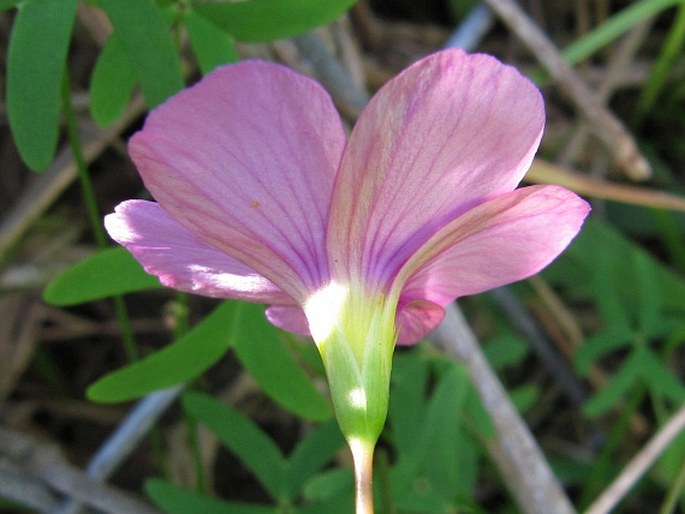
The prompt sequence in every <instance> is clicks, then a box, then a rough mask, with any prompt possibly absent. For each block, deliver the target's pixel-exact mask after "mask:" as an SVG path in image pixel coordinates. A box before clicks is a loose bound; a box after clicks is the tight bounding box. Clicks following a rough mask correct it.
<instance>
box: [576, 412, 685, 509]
mask: <svg viewBox="0 0 685 514" xmlns="http://www.w3.org/2000/svg"><path fill="white" fill-rule="evenodd" d="M683 429H685V405H683V406H682V407H680V409H679V410H678V411H677V412H676V413H675V414H674V415H673V417H672V418H671V419H670V420H669V421H668V423H666V424H665V425H664V426H663V427H662V428H661V430H659V432H658V433H657V434H656V435H655V436H654V437H652V439H650V440H649V442H648V443H647V444H646V445H644V446H643V448H642V450H640V452H639V453H638V454H637V455H635V457H633V459H632V460H631V461H630V462H629V463H628V465H627V466H626V467H625V468H624V469H623V471H622V472H621V474H620V475H619V476H618V477H616V479H615V480H614V481H613V482H612V484H611V485H610V486H609V487H607V488H606V489H605V490H604V492H603V493H602V494H601V495H600V496H599V498H597V499H596V500H595V501H594V503H593V504H592V505H590V507H588V509H587V510H586V511H585V514H606V513H608V512H611V510H613V509H614V507H616V505H618V503H619V502H620V501H621V500H622V499H623V497H624V496H625V495H626V494H627V493H628V491H630V489H631V488H632V487H633V485H635V483H636V482H637V481H638V480H639V479H640V478H641V477H642V475H644V474H645V472H646V471H647V470H648V469H649V468H650V467H651V466H652V464H654V462H655V461H656V459H658V458H659V456H660V455H661V454H662V453H663V452H664V450H666V448H667V447H668V445H669V444H671V441H673V439H675V437H676V436H678V435H679V434H680V433H681V432H682V431H683Z"/></svg>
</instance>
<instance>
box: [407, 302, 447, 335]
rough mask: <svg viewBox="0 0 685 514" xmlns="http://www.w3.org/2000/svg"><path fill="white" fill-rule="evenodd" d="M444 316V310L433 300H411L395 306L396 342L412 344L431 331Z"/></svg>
mask: <svg viewBox="0 0 685 514" xmlns="http://www.w3.org/2000/svg"><path fill="white" fill-rule="evenodd" d="M444 317H445V310H444V309H443V308H442V307H441V306H440V305H437V304H435V303H433V302H429V301H426V300H412V301H410V302H407V303H405V304H404V305H400V306H399V307H398V308H397V330H398V333H399V335H398V337H397V344H413V343H417V342H419V341H420V340H421V339H423V336H425V335H426V334H428V333H429V332H432V331H433V330H434V329H435V328H437V326H438V325H439V324H440V323H441V322H442V320H443V318H444Z"/></svg>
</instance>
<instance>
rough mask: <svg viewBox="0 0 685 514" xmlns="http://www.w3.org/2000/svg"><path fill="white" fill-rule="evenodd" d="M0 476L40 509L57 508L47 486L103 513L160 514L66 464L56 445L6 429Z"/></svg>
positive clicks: (0, 434) (0, 445) (1, 434)
mask: <svg viewBox="0 0 685 514" xmlns="http://www.w3.org/2000/svg"><path fill="white" fill-rule="evenodd" d="M0 476H5V477H6V478H8V479H9V480H12V481H13V482H14V483H15V484H16V485H17V487H22V488H24V490H25V491H30V492H31V496H30V498H31V502H32V503H34V506H35V507H39V508H41V509H42V508H44V507H48V506H50V507H53V506H54V504H53V503H52V501H51V500H50V498H51V496H50V492H49V489H47V488H46V489H43V487H42V486H44V485H45V486H48V487H49V488H51V489H53V490H55V491H56V492H58V493H61V494H66V495H69V496H71V497H73V498H76V499H78V500H79V501H81V502H83V503H84V504H86V505H89V506H92V507H95V508H97V509H99V510H101V511H103V512H111V513H121V512H126V513H127V514H158V511H157V510H156V509H154V508H153V507H151V506H150V505H148V504H147V503H144V502H142V501H141V500H139V499H137V498H134V497H133V496H131V495H130V494H127V493H124V492H122V491H120V490H119V489H116V488H114V487H112V486H109V485H103V484H100V483H98V482H97V481H96V480H94V479H92V478H90V477H88V476H86V475H85V474H84V473H83V472H81V471H80V470H79V469H77V468H76V467H75V466H73V465H72V464H70V463H69V462H67V461H66V459H65V458H64V457H63V456H62V454H61V452H60V449H59V447H58V446H57V445H54V444H46V443H41V442H39V441H37V440H35V439H33V438H31V437H29V436H27V435H24V434H21V433H19V432H16V431H14V430H11V429H9V428H6V427H0ZM17 500H21V499H20V498H17ZM22 501H23V500H22ZM39 502H40V505H39Z"/></svg>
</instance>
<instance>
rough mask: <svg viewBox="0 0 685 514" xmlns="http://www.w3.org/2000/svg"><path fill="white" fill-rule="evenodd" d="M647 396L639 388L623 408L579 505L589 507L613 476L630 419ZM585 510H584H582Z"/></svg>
mask: <svg viewBox="0 0 685 514" xmlns="http://www.w3.org/2000/svg"><path fill="white" fill-rule="evenodd" d="M646 394H647V390H646V389H645V387H644V386H642V385H639V386H637V387H636V388H635V389H634V390H633V391H632V392H631V393H630V396H629V398H628V400H627V401H626V404H625V405H624V406H623V407H622V408H621V414H620V416H619V418H618V420H617V421H616V423H615V424H614V426H613V427H612V429H611V432H610V433H609V435H608V437H607V440H606V442H605V443H604V446H603V448H602V452H601V454H600V456H599V458H597V459H595V464H594V467H593V469H592V471H591V472H590V476H589V479H588V480H587V482H586V486H585V488H584V490H583V491H582V493H581V499H580V502H579V504H580V505H581V506H583V507H587V506H588V505H589V504H590V502H591V500H592V499H593V498H594V497H595V496H597V494H599V493H600V492H601V490H602V488H603V487H604V486H605V485H606V484H605V481H606V479H607V477H609V476H611V475H612V474H613V469H614V468H615V467H616V466H617V462H616V461H615V458H616V455H615V451H616V449H617V448H618V447H619V445H620V444H621V443H622V442H623V441H625V437H626V433H627V432H628V430H629V426H630V419H631V418H632V416H633V415H634V414H635V412H636V411H637V408H638V406H639V405H640V403H641V402H642V400H643V399H644V397H645V395H646ZM582 510H583V511H584V510H585V509H584V508H583V509H582Z"/></svg>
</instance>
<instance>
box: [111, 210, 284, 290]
mask: <svg viewBox="0 0 685 514" xmlns="http://www.w3.org/2000/svg"><path fill="white" fill-rule="evenodd" d="M105 227H106V228H107V231H108V232H109V235H110V236H111V237H112V238H113V239H114V240H115V241H117V242H118V243H119V244H121V245H123V246H125V247H126V248H127V249H128V250H129V251H130V252H131V253H132V254H133V256H134V257H135V258H136V259H137V260H138V261H139V262H140V263H141V264H142V265H143V267H144V268H145V271H147V272H148V273H150V274H152V275H157V276H158V277H159V278H160V280H161V282H162V284H164V285H165V286H168V287H172V288H174V289H178V290H181V291H185V292H188V293H195V294H200V295H204V296H211V297H215V298H238V299H242V300H249V301H254V302H276V303H292V302H293V300H292V299H291V298H290V297H289V296H288V295H286V294H285V293H284V292H283V291H281V290H280V289H279V288H278V287H276V286H275V285H274V284H272V283H271V282H269V281H268V280H267V279H265V278H264V277H262V276H261V275H259V274H257V273H255V272H254V271H253V270H251V269H250V268H248V267H247V266H245V265H244V264H242V263H241V262H239V261H237V260H235V259H233V258H232V257H229V256H228V255H226V254H225V253H223V252H221V251H219V250H217V249H216V248H213V247H212V246H210V245H209V244H207V243H205V242H204V241H203V240H201V239H199V238H198V237H196V236H194V235H193V234H191V233H190V232H188V230H186V229H185V228H184V227H183V226H182V225H181V224H180V223H178V222H177V221H175V220H174V219H173V218H172V217H171V216H169V214H167V213H166V212H165V211H164V209H162V208H161V207H160V206H159V205H158V204H156V203H154V202H146V201H144V200H129V201H127V202H123V203H121V204H119V205H118V206H117V208H116V210H115V212H114V213H113V214H110V215H108V216H106V217H105Z"/></svg>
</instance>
